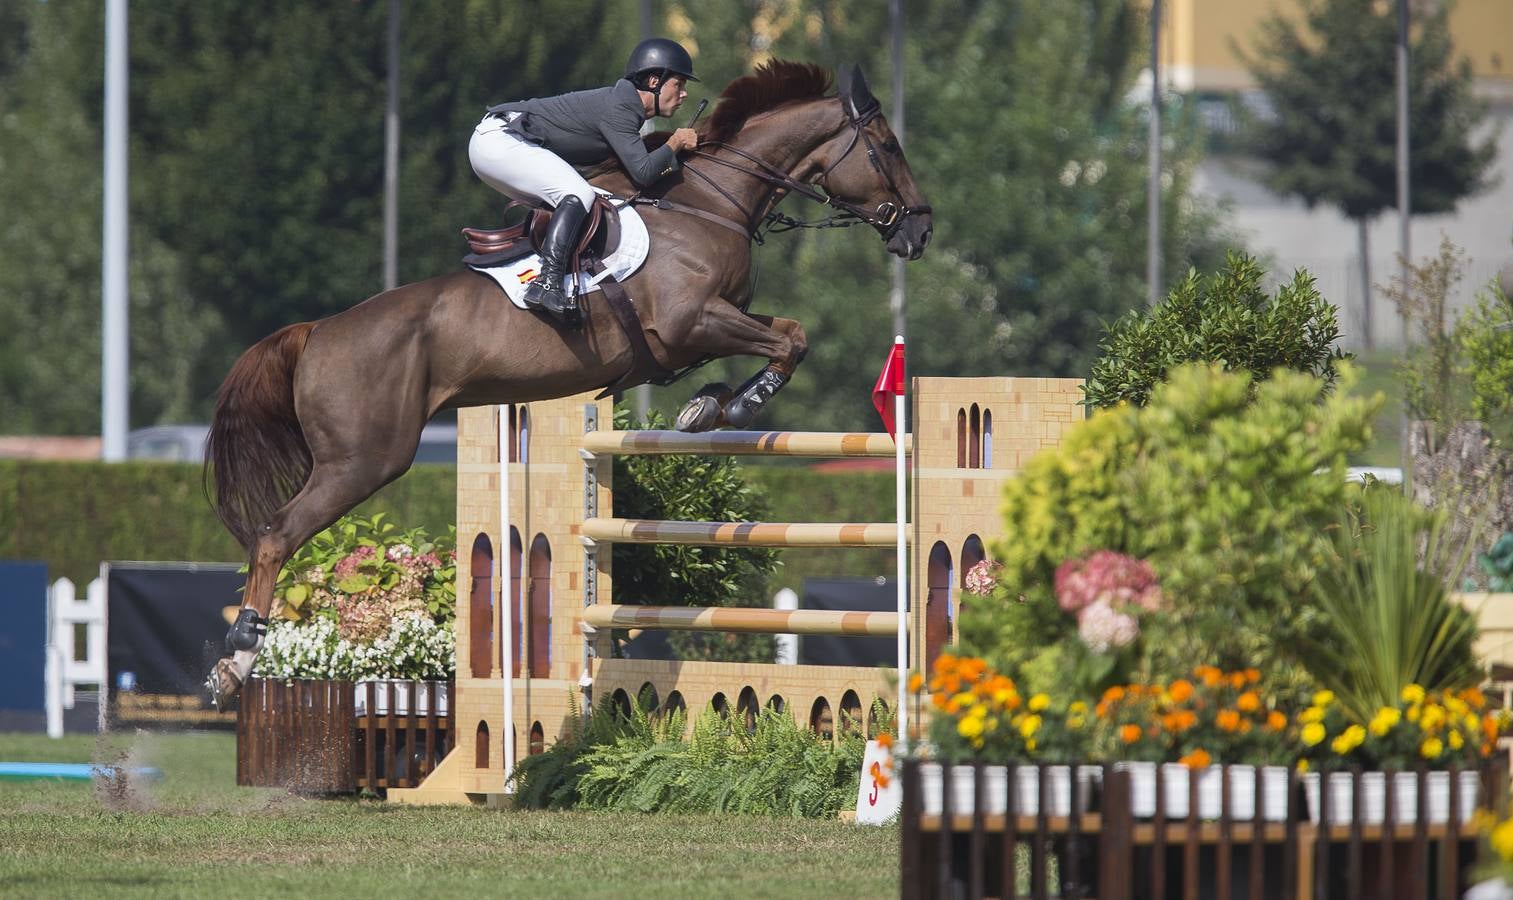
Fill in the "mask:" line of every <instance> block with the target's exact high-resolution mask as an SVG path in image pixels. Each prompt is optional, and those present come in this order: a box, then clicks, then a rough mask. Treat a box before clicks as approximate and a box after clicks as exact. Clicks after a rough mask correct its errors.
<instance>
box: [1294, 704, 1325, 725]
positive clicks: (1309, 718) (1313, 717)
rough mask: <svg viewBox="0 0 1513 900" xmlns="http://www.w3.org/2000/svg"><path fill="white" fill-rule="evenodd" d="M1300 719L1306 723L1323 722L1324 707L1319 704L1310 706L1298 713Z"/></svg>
mask: <svg viewBox="0 0 1513 900" xmlns="http://www.w3.org/2000/svg"><path fill="white" fill-rule="evenodd" d="M1298 721H1299V722H1302V723H1303V724H1304V725H1311V724H1313V723H1315V722H1322V721H1324V709H1323V707H1319V706H1310V707H1308V708H1307V709H1305V710H1303V711H1302V712H1300V713H1298Z"/></svg>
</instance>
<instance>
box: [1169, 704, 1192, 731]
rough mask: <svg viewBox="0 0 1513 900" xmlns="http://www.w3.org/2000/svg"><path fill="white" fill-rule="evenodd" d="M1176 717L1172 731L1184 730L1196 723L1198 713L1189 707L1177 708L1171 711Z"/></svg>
mask: <svg viewBox="0 0 1513 900" xmlns="http://www.w3.org/2000/svg"><path fill="white" fill-rule="evenodd" d="M1173 715H1175V716H1176V717H1177V727H1176V728H1174V729H1172V730H1173V731H1186V730H1187V729H1189V728H1191V727H1193V726H1194V725H1196V724H1198V715H1197V713H1194V712H1193V711H1192V710H1190V709H1179V710H1177V711H1176V712H1175V713H1173Z"/></svg>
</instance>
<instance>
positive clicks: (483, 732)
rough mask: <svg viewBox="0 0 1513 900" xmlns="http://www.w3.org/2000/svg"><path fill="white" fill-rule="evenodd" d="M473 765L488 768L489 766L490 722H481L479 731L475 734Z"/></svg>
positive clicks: (478, 767) (477, 767)
mask: <svg viewBox="0 0 1513 900" xmlns="http://www.w3.org/2000/svg"><path fill="white" fill-rule="evenodd" d="M473 767H474V768H476V769H487V768H488V767H489V723H487V722H479V723H478V731H477V732H476V733H475V734H474V736H473Z"/></svg>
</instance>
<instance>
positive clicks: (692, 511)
mask: <svg viewBox="0 0 1513 900" xmlns="http://www.w3.org/2000/svg"><path fill="white" fill-rule="evenodd" d="M615 427H616V428H620V429H625V428H635V427H646V428H666V427H667V422H666V421H665V420H664V419H663V418H662V417H661V415H660V414H658V413H655V412H653V413H652V414H651V416H650V417H649V418H648V419H647V421H646V423H645V424H644V426H637V425H635V424H634V423H632V422H631V420H630V416H629V414H628V413H626V412H624V411H623V410H616V412H615ZM614 479H615V481H614V485H615V514H616V515H620V516H633V517H636V518H647V519H668V520H674V521H693V522H752V521H759V520H761V519H762V518H763V517H764V516H765V514H766V511H767V507H766V501H765V498H764V497H763V495H762V494H761V493H760V492H759V491H757V490H756V489H754V488H753V487H752V485H751V484H750V483H748V481H747V480H746V478H745V476H744V474H743V472H742V470H741V466H740V463H738V462H736V460H735V458H733V457H730V456H690V455H684V454H671V455H667V456H658V455H651V456H617V457H615V461H614ZM612 559H613V564H614V572H615V598H616V601H617V602H619V603H642V604H649V605H654V606H676V605H685V606H767V605H768V600H767V596H766V592H765V587H766V579H767V575H768V574H769V573H770V572H772V570H773V569H774V568H776V567H777V564H778V562H777V551H775V550H773V549H771V548H766V547H685V546H678V545H674V544H615V545H614V550H613V557H612ZM668 639H669V641H670V642H671V644H672V645H673V647H674V649H676V650H677V652H678V656H679V657H680V658H683V659H708V660H723V661H735V662H771V661H772V654H773V652H774V648H775V646H776V644H775V642H774V639H773V638H772V636H771V635H754V634H728V635H727V634H700V633H692V632H672V633H670V634H669V637H668Z"/></svg>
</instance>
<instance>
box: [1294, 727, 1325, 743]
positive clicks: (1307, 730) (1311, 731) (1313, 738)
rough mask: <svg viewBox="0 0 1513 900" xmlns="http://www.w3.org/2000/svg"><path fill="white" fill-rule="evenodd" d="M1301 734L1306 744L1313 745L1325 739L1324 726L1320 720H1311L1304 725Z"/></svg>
mask: <svg viewBox="0 0 1513 900" xmlns="http://www.w3.org/2000/svg"><path fill="white" fill-rule="evenodd" d="M1299 736H1300V737H1302V739H1303V743H1304V744H1305V745H1306V746H1309V747H1312V746H1314V745H1316V744H1318V742H1319V741H1322V740H1323V739H1324V737H1325V732H1324V726H1323V724H1322V723H1319V722H1309V723H1308V724H1307V725H1304V726H1303V731H1302V733H1301V735H1299Z"/></svg>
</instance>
